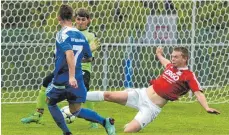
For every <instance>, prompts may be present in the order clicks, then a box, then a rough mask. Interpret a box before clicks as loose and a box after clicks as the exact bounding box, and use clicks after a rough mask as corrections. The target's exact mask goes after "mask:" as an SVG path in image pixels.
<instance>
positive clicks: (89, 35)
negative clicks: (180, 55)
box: [80, 29, 96, 72]
mask: <svg viewBox="0 0 229 135" xmlns="http://www.w3.org/2000/svg"><path fill="white" fill-rule="evenodd" d="M80 32H82V33H83V35H84V36H85V37H86V39H87V41H88V43H89V45H90V46H91V44H92V43H93V42H94V40H95V39H96V35H95V34H94V33H92V32H89V31H88V29H86V30H83V31H80ZM82 70H87V71H88V72H91V62H87V63H82Z"/></svg>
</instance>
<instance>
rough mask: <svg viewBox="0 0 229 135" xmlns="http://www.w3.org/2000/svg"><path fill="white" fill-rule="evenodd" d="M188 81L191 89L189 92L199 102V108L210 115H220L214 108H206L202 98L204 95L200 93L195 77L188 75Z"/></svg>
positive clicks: (204, 98) (206, 105)
mask: <svg viewBox="0 0 229 135" xmlns="http://www.w3.org/2000/svg"><path fill="white" fill-rule="evenodd" d="M188 78H189V81H188V84H189V87H190V88H191V90H192V91H193V92H194V94H195V96H196V98H197V100H198V101H199V103H200V104H201V106H202V107H203V108H204V109H205V110H206V111H207V112H208V113H211V114H220V112H219V111H218V110H216V109H214V108H210V107H209V106H208V103H207V100H206V97H205V96H204V94H203V93H202V89H201V87H200V83H199V82H198V80H197V78H196V76H195V74H194V73H192V74H190V76H188Z"/></svg>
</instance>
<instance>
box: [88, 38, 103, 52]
mask: <svg viewBox="0 0 229 135" xmlns="http://www.w3.org/2000/svg"><path fill="white" fill-rule="evenodd" d="M100 44H101V43H100V41H99V39H98V38H96V39H95V40H94V41H93V42H92V43H91V45H90V47H91V51H92V52H93V51H95V50H96V49H97V48H98V47H99V46H100Z"/></svg>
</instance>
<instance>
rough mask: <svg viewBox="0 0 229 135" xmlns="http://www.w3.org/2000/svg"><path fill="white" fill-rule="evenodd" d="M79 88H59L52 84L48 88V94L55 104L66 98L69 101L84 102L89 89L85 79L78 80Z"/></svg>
mask: <svg viewBox="0 0 229 135" xmlns="http://www.w3.org/2000/svg"><path fill="white" fill-rule="evenodd" d="M77 83H78V88H72V87H70V86H64V87H65V89H58V88H57V87H55V86H53V84H50V85H49V86H48V88H47V90H46V96H47V97H48V98H49V100H50V101H52V103H53V104H56V103H58V102H61V101H63V100H65V99H67V101H68V102H69V103H84V102H85V101H86V96H87V90H86V87H85V85H84V82H83V80H81V81H79V80H77Z"/></svg>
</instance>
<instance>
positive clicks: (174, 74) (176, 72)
mask: <svg viewBox="0 0 229 135" xmlns="http://www.w3.org/2000/svg"><path fill="white" fill-rule="evenodd" d="M150 83H151V84H152V85H153V89H154V90H155V92H156V93H157V94H158V95H159V96H161V97H163V98H164V99H167V100H171V101H174V100H177V99H178V98H179V97H180V96H181V95H184V94H186V93H187V92H188V91H189V90H190V89H191V90H192V91H193V92H195V91H199V90H202V89H201V87H200V84H199V82H198V80H197V79H196V76H195V74H194V73H193V72H192V71H190V70H189V69H188V67H185V68H175V67H173V65H172V64H168V65H167V66H166V68H165V70H164V72H163V73H162V75H160V76H159V77H158V78H157V79H155V80H151V81H150Z"/></svg>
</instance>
